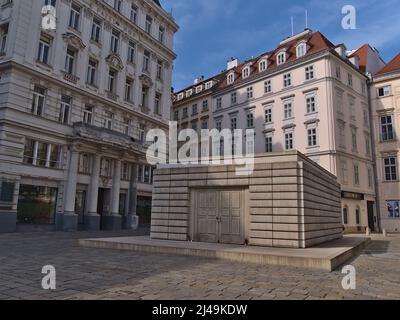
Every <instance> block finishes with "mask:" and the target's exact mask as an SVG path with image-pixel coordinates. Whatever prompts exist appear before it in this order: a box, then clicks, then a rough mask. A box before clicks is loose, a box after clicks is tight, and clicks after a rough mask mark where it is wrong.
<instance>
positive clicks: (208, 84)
mask: <svg viewBox="0 0 400 320" xmlns="http://www.w3.org/2000/svg"><path fill="white" fill-rule="evenodd" d="M213 85H214V82H213V81H208V82H207V83H206V90H208V89H211V87H212V86H213Z"/></svg>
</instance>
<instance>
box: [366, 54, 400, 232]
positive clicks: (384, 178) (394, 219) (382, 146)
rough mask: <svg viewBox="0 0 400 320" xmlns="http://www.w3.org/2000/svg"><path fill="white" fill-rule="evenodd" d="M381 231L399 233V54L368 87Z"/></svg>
mask: <svg viewBox="0 0 400 320" xmlns="http://www.w3.org/2000/svg"><path fill="white" fill-rule="evenodd" d="M371 104H372V118H373V124H374V137H375V148H376V151H375V153H376V164H377V179H378V195H379V200H380V201H379V202H380V206H379V207H380V208H379V209H380V211H379V212H380V221H381V228H382V229H386V230H387V231H388V232H400V211H399V205H400V177H399V174H400V171H399V161H400V142H399V132H400V54H398V55H397V56H396V57H395V58H394V59H393V60H392V61H390V62H389V63H388V64H387V65H386V66H385V67H384V68H383V69H381V70H380V71H379V72H378V73H377V74H376V75H375V76H374V77H373V84H372V86H371Z"/></svg>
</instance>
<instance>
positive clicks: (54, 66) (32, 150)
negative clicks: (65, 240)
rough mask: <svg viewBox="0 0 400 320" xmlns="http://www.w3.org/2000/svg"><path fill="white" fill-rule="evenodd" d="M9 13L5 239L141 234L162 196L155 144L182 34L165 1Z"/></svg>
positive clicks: (0, 22)
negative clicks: (156, 194)
mask: <svg viewBox="0 0 400 320" xmlns="http://www.w3.org/2000/svg"><path fill="white" fill-rule="evenodd" d="M45 5H52V6H54V7H55V9H56V18H55V25H56V29H55V30H51V29H48V28H47V27H46V25H47V26H49V27H51V21H50V20H48V19H52V18H51V16H50V17H49V16H45V14H46V12H50V14H52V12H51V11H48V10H47V11H44V13H43V14H42V8H43V6H45ZM0 6H1V7H0V232H2V231H3V232H11V231H14V230H16V229H17V230H18V229H21V228H23V227H24V226H26V225H35V226H37V225H40V226H41V227H42V228H45V229H50V230H51V229H57V230H76V229H77V228H84V229H91V230H92V229H94V230H96V229H100V228H101V229H118V228H121V227H123V228H132V227H135V226H137V223H138V218H137V215H136V207H137V200H138V199H139V200H140V201H142V200H143V199H145V198H140V197H151V189H152V188H151V181H152V178H151V173H152V168H151V167H150V166H149V165H147V164H146V159H145V134H146V131H147V130H149V129H152V128H164V129H166V130H167V129H168V120H169V118H170V108H171V75H172V63H173V60H174V59H175V58H176V55H175V53H174V52H173V51H172V47H173V38H174V34H175V32H176V31H177V30H178V26H177V25H176V23H175V22H174V20H173V19H172V17H171V16H170V15H169V14H168V13H167V12H166V11H165V10H163V8H162V7H161V5H160V3H159V1H158V0H137V1H136V0H134V1H131V0H115V1H114V0H107V1H100V0H76V1H71V0H35V1H32V0H1V1H0ZM43 18H44V23H42V20H43Z"/></svg>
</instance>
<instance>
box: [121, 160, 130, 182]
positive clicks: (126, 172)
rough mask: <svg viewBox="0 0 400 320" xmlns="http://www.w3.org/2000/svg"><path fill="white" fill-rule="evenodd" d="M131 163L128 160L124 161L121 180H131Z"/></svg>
mask: <svg viewBox="0 0 400 320" xmlns="http://www.w3.org/2000/svg"><path fill="white" fill-rule="evenodd" d="M129 169H130V165H129V163H128V162H122V164H121V180H123V181H129V180H130V170H129Z"/></svg>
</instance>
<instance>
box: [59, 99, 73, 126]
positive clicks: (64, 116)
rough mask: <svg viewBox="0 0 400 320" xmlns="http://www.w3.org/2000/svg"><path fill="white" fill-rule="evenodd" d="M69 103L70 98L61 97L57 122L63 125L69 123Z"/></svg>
mask: <svg viewBox="0 0 400 320" xmlns="http://www.w3.org/2000/svg"><path fill="white" fill-rule="evenodd" d="M71 101H72V98H71V97H68V96H65V95H62V96H61V106H60V115H59V117H58V121H59V122H61V123H63V124H68V123H69V116H70V113H71Z"/></svg>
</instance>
